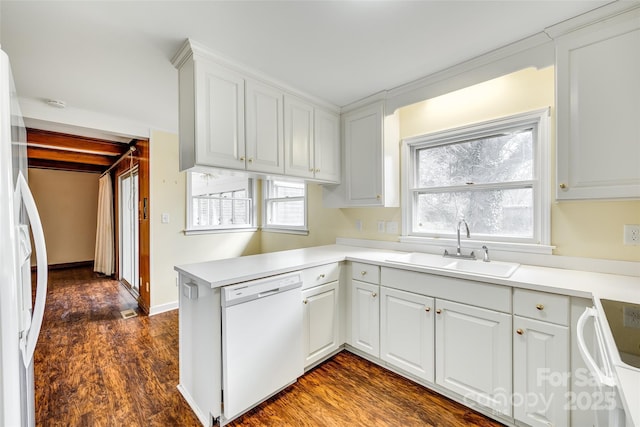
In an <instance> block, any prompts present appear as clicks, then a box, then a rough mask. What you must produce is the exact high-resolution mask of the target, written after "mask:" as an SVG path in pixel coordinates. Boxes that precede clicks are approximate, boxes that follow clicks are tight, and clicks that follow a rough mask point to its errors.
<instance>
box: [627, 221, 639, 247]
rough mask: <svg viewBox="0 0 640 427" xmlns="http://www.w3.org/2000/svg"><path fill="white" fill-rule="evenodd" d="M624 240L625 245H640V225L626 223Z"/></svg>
mask: <svg viewBox="0 0 640 427" xmlns="http://www.w3.org/2000/svg"><path fill="white" fill-rule="evenodd" d="M623 241H624V244H625V245H630V246H638V245H640V225H638V224H625V226H624V239H623Z"/></svg>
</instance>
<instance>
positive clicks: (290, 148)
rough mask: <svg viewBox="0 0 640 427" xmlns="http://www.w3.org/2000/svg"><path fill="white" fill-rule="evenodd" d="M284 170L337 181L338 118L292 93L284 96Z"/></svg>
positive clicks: (288, 174)
mask: <svg viewBox="0 0 640 427" xmlns="http://www.w3.org/2000/svg"><path fill="white" fill-rule="evenodd" d="M284 102H285V104H284V106H285V116H284V124H285V159H286V166H285V174H286V175H287V176H298V177H301V178H308V179H314V180H319V181H323V182H331V183H338V182H340V118H339V116H338V115H337V114H335V113H331V112H329V111H326V110H323V109H321V108H318V107H317V106H315V105H313V104H311V103H309V102H306V101H304V100H302V99H299V98H297V97H294V96H290V95H286V96H285V101H284Z"/></svg>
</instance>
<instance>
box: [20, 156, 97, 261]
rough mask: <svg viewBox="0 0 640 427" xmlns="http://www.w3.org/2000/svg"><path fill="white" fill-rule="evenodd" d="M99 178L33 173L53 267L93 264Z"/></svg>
mask: <svg viewBox="0 0 640 427" xmlns="http://www.w3.org/2000/svg"><path fill="white" fill-rule="evenodd" d="M98 178H99V175H98V174H97V173H84V172H67V171H57V170H46V169H29V186H30V187H31V191H32V192H33V197H34V199H35V201H36V205H37V207H38V212H39V213H40V218H41V220H42V228H43V230H44V237H45V241H46V245H47V258H48V262H49V265H53V264H65V263H71V262H81V261H92V260H93V256H94V250H95V241H96V221H97V210H98Z"/></svg>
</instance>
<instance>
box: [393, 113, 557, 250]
mask: <svg viewBox="0 0 640 427" xmlns="http://www.w3.org/2000/svg"><path fill="white" fill-rule="evenodd" d="M548 116H549V110H548V109H542V110H537V111H532V112H529V113H524V114H518V115H514V116H509V117H505V118H501V119H496V120H490V121H487V122H483V123H479V124H473V125H468V126H463V127H459V128H455V129H450V130H445V131H439V132H434V133H430V134H426V135H421V136H418V137H412V138H407V139H405V140H404V141H403V146H404V150H403V151H404V152H403V164H404V165H406V168H405V172H404V177H403V183H402V190H403V194H404V199H403V206H402V209H403V219H404V221H403V233H402V239H401V241H410V242H416V241H421V242H427V243H428V242H429V241H432V243H433V244H438V245H440V246H444V245H448V244H450V243H451V241H453V240H454V239H455V238H456V224H457V223H458V221H460V220H461V219H463V218H464V219H465V220H466V222H467V223H468V224H469V229H470V231H471V239H472V240H473V241H475V243H476V245H475V246H478V245H477V243H478V242H492V243H498V244H515V245H519V246H526V245H534V246H537V245H543V246H544V245H549V242H550V230H549V228H550V227H549V222H550V221H549V216H550V210H549V192H550V191H549V185H550V184H549V171H548V167H547V164H548V146H549V128H548V120H549V119H548Z"/></svg>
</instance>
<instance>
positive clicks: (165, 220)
mask: <svg viewBox="0 0 640 427" xmlns="http://www.w3.org/2000/svg"><path fill="white" fill-rule="evenodd" d="M160 222H161V223H163V224H169V214H168V213H163V214H162V215H161V217H160Z"/></svg>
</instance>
